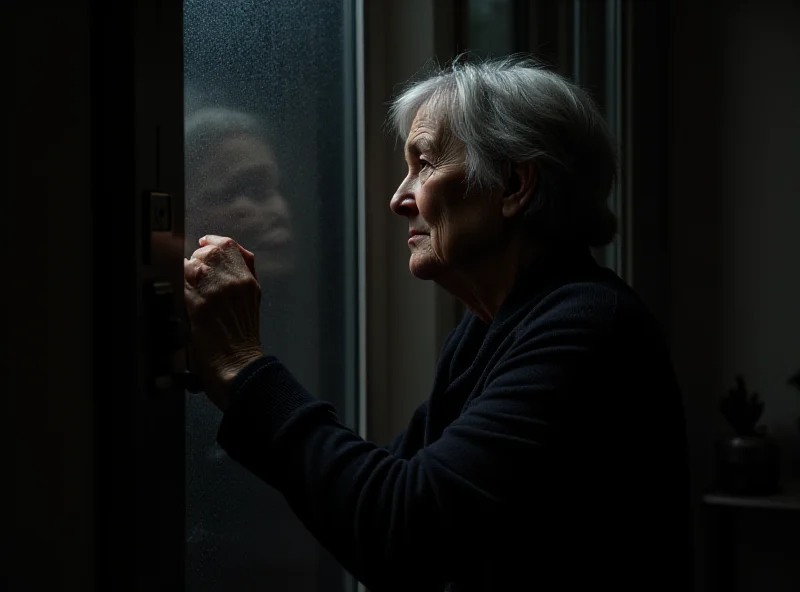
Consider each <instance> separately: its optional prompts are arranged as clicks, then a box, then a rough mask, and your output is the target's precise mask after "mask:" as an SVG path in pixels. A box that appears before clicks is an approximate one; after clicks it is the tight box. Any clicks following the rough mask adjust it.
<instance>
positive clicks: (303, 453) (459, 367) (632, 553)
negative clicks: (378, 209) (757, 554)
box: [185, 60, 689, 592]
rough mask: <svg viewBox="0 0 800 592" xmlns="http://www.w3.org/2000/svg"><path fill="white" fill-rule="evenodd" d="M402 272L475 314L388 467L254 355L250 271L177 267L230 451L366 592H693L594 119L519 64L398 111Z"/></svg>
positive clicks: (477, 72) (195, 262) (225, 259)
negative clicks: (614, 248)
mask: <svg viewBox="0 0 800 592" xmlns="http://www.w3.org/2000/svg"><path fill="white" fill-rule="evenodd" d="M391 119H392V121H393V122H394V124H395V127H396V128H397V131H398V132H399V133H400V135H401V136H402V137H403V138H404V139H405V158H406V162H407V164H408V175H407V176H406V178H405V179H404V180H403V181H402V182H401V184H400V186H399V188H398V189H397V192H396V193H395V195H394V196H393V197H392V199H391V203H390V206H391V208H392V210H393V211H394V212H395V213H396V214H397V215H398V216H401V217H402V218H404V219H405V221H406V222H407V223H408V231H409V232H408V246H409V250H410V261H409V266H410V269H411V271H412V273H413V274H414V275H415V276H416V277H418V278H420V279H427V280H433V281H435V282H437V283H439V284H440V285H442V286H443V287H444V288H445V289H447V290H449V291H450V292H451V293H452V294H454V295H455V296H457V297H458V298H459V299H460V300H461V301H462V302H464V304H465V305H466V306H467V308H468V309H469V310H468V312H467V313H466V315H465V316H464V318H463V320H462V321H461V323H460V325H459V326H458V327H457V328H456V329H455V330H454V331H453V332H452V333H451V335H450V336H449V338H448V339H447V341H446V343H445V344H444V347H443V351H442V354H441V359H440V361H439V364H438V368H437V372H436V376H435V380H434V384H433V390H432V393H431V395H430V397H429V399H428V400H427V401H426V402H425V403H424V404H423V405H422V406H421V407H420V408H419V409H418V410H417V411H416V413H415V414H414V416H413V417H412V419H411V422H410V423H409V425H408V428H407V429H406V430H405V431H404V432H403V433H402V434H400V435H399V436H398V437H397V439H396V440H395V442H394V443H393V444H392V445H391V446H388V447H380V446H377V445H375V444H372V443H370V442H367V441H365V440H363V439H362V438H361V437H359V436H358V435H357V434H355V433H353V432H352V431H351V430H349V429H348V428H347V427H345V426H344V425H342V423H341V422H340V421H339V420H338V419H337V416H336V413H335V410H334V409H333V408H332V407H331V405H329V404H327V403H325V402H322V401H320V400H317V399H316V398H314V396H312V394H310V393H309V392H307V391H306V390H305V389H304V388H303V387H302V386H301V385H300V384H298V382H297V381H296V380H295V379H294V378H293V376H292V375H291V374H290V373H289V372H288V371H287V369H286V368H285V367H284V366H283V365H282V364H281V362H280V361H278V360H277V359H276V358H274V357H272V356H270V355H265V353H264V352H263V351H262V349H261V346H260V344H259V340H258V322H259V321H258V314H257V313H258V300H259V286H258V283H257V281H256V279H255V277H254V276H253V274H252V273H251V271H252V269H253V265H254V257H253V255H252V253H250V252H249V251H248V250H246V249H245V248H244V247H242V246H239V245H238V244H237V243H235V242H234V241H233V240H231V239H228V238H224V237H220V236H216V235H215V236H206V237H204V238H203V239H201V240H200V248H199V249H198V250H197V251H195V253H194V254H193V256H192V258H191V259H190V260H189V261H187V262H186V264H185V275H186V301H187V307H188V310H189V314H190V318H191V322H192V328H193V343H192V348H193V354H194V355H195V359H196V360H198V361H199V364H200V366H199V370H200V372H201V374H202V376H203V378H204V380H205V381H206V385H207V394H208V396H209V397H210V398H211V399H212V400H213V401H214V402H215V403H216V404H217V405H218V406H219V407H220V408H221V409H223V410H224V417H223V419H222V423H221V426H220V430H219V434H218V440H219V442H220V444H221V445H222V447H223V448H225V449H226V450H227V451H228V453H229V454H230V456H231V457H233V458H234V459H236V460H237V461H238V462H240V463H241V464H242V465H244V466H245V467H247V468H248V469H249V470H251V471H252V472H253V473H255V474H257V475H258V476H260V477H261V478H262V479H264V480H265V481H266V482H267V483H269V484H271V485H272V486H274V487H275V488H276V489H278V490H279V491H281V492H282V493H283V495H284V496H285V497H286V499H287V500H288V501H289V503H290V504H291V506H292V508H293V509H294V511H295V512H296V513H297V515H298V516H299V517H300V518H301V519H302V520H303V522H304V523H305V524H306V526H307V527H308V529H309V530H310V531H311V532H312V533H313V534H314V535H315V536H316V537H317V539H318V540H319V541H320V542H321V543H322V544H323V545H324V546H325V547H326V548H327V549H328V550H329V551H330V552H331V553H332V554H333V555H334V556H335V557H337V558H338V560H339V561H340V562H341V563H342V565H343V566H344V567H345V568H346V569H347V570H349V571H350V572H351V573H352V574H353V575H355V576H356V577H357V578H358V579H359V580H360V581H362V582H363V583H364V584H366V586H367V587H368V588H369V589H371V590H373V591H375V592H380V591H382V590H398V591H401V590H402V591H411V590H414V591H428V590H430V591H436V592H441V591H442V590H457V591H466V590H493V591H494V590H497V591H510V590H568V591H572V590H580V589H584V588H586V587H591V588H595V587H600V586H604V585H607V586H610V587H611V588H613V589H614V590H617V591H620V590H631V591H633V590H636V591H637V592H638V591H640V590H649V589H659V590H661V589H663V590H686V589H687V587H688V582H689V577H688V569H687V564H688V559H689V544H688V542H689V531H688V504H687V498H688V486H687V470H686V464H687V463H686V458H685V444H684V430H683V416H682V408H681V397H680V394H679V391H678V388H677V385H676V381H675V378H674V375H673V370H672V368H671V363H670V360H669V355H668V352H667V350H666V347H665V345H664V343H663V340H662V338H661V337H660V335H659V331H658V330H657V328H656V323H655V322H654V320H653V318H652V317H651V315H650V314H649V313H648V312H647V310H646V309H645V306H644V305H643V304H642V302H641V301H640V300H639V299H638V298H637V296H636V295H635V294H634V293H633V291H632V290H631V289H630V288H629V287H628V286H626V285H625V284H624V283H623V282H622V281H621V280H620V279H619V278H618V277H616V276H615V275H614V274H613V273H612V272H610V271H608V270H606V269H603V268H601V267H599V266H598V265H597V264H596V263H595V262H594V260H593V258H592V256H591V254H590V247H592V246H601V245H604V244H607V243H608V242H610V241H611V240H612V238H613V236H614V232H615V220H614V216H613V215H612V213H611V212H610V211H609V209H608V207H607V205H606V200H607V197H608V194H609V191H610V188H611V186H612V183H613V181H614V179H615V172H616V161H615V156H614V150H613V148H612V144H611V141H610V138H609V133H608V131H607V129H606V126H605V124H604V122H603V120H602V117H601V116H600V114H599V113H598V111H597V108H596V107H595V105H594V104H593V103H592V101H591V100H590V99H589V97H588V96H587V95H586V94H585V93H584V92H583V91H581V90H580V89H579V88H577V87H576V86H574V85H572V84H571V83H569V82H568V81H566V80H565V79H563V78H561V77H559V76H558V75H556V74H554V73H552V72H549V71H547V70H544V69H542V68H540V67H539V66H537V65H536V64H535V63H532V62H530V61H524V60H501V61H488V62H483V63H479V64H470V63H456V64H454V65H453V66H452V67H450V68H449V69H447V70H445V71H440V72H437V73H434V74H433V75H431V76H429V77H428V78H427V79H425V80H422V81H418V82H416V83H414V84H412V85H410V86H409V87H408V88H407V89H406V90H405V91H404V92H402V94H400V96H399V97H397V98H396V99H395V101H394V103H393V105H392V108H391Z"/></svg>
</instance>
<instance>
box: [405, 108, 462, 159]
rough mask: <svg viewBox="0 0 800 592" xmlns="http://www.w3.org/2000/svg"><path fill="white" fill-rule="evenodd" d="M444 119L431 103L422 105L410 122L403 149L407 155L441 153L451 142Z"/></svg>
mask: <svg viewBox="0 0 800 592" xmlns="http://www.w3.org/2000/svg"><path fill="white" fill-rule="evenodd" d="M451 136H452V135H451V134H450V132H449V126H448V125H447V121H446V118H445V117H444V116H443V114H442V113H441V110H440V109H437V106H436V105H435V104H431V102H428V103H425V104H423V105H422V106H421V107H420V108H419V109H418V110H417V114H416V116H415V117H414V121H412V122H411V127H410V129H409V130H408V138H407V139H406V145H405V149H406V152H409V153H416V154H420V153H423V152H424V153H427V152H434V153H435V152H442V151H443V150H444V149H445V146H446V145H448V144H449V143H450V142H451V140H452V137H451Z"/></svg>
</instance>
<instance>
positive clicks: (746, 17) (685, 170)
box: [669, 0, 800, 591]
mask: <svg viewBox="0 0 800 592" xmlns="http://www.w3.org/2000/svg"><path fill="white" fill-rule="evenodd" d="M673 6H674V8H673V31H672V50H671V58H672V59H671V62H672V66H671V73H670V74H671V78H672V80H673V91H672V96H671V120H672V124H671V133H672V138H671V150H670V153H671V164H670V169H671V175H670V176H671V179H670V181H671V182H670V186H671V189H670V192H671V195H670V200H669V201H670V210H671V211H670V221H669V223H670V227H671V241H670V242H671V257H672V264H671V276H672V290H671V303H672V304H671V317H672V324H671V327H670V329H671V334H672V348H673V355H674V359H675V365H676V370H677V372H678V375H679V379H680V382H681V385H682V388H683V392H684V396H685V399H686V408H687V422H688V427H689V434H690V445H691V449H692V455H691V459H692V465H693V466H692V470H693V474H694V477H695V482H694V494H695V499H696V500H699V499H700V496H701V494H702V492H703V491H705V490H706V489H707V488H708V487H710V486H711V485H712V480H713V444H714V438H715V436H716V435H717V434H718V433H720V430H722V429H724V428H725V426H724V425H723V423H722V422H721V416H720V414H719V413H718V411H717V404H718V401H719V398H720V397H721V396H723V395H724V394H725V393H726V392H727V390H728V389H729V388H731V387H732V386H733V384H734V377H735V375H736V374H739V373H741V374H742V375H743V376H744V377H745V379H746V380H747V382H748V386H749V387H750V388H751V389H753V390H756V391H757V392H759V394H761V396H762V398H763V400H764V401H765V404H766V411H765V414H764V418H763V420H764V424H765V425H766V426H767V427H768V430H769V431H770V432H771V433H772V434H774V435H775V436H776V437H778V438H779V439H780V440H781V441H782V444H783V451H784V461H785V462H784V477H785V479H786V480H791V479H792V478H793V477H796V476H797V475H793V470H794V469H793V465H796V459H797V457H798V453H800V443H798V440H799V438H798V431H797V428H796V418H797V417H800V395H799V394H798V393H797V392H796V391H795V392H793V391H792V390H791V388H790V387H789V386H788V385H787V379H788V378H789V376H790V375H791V374H792V373H793V372H795V371H797V370H798V368H800V307H798V303H800V274H798V272H797V269H798V263H797V258H798V255H800V233H798V232H797V228H798V222H799V221H800V179H798V177H797V175H796V173H795V170H796V167H797V164H796V163H797V162H798V158H800V111H798V108H797V106H798V105H800V75H798V67H797V64H798V63H800V37H799V36H798V35H797V31H798V30H800V5H798V4H797V3H795V2H791V1H789V0H783V1H781V0H775V1H767V2H761V3H755V2H748V1H744V0H741V1H734V2H730V1H722V0H716V1H714V2H707V3H698V2H692V1H685V0H681V1H678V2H675V4H674V5H673ZM695 511H696V512H697V516H698V519H699V520H698V537H699V538H698V542H699V543H700V544H699V546H698V559H699V561H700V563H699V566H700V568H701V569H700V572H701V574H700V576H699V577H700V582H703V581H704V580H703V579H702V577H703V576H702V571H703V566H704V565H706V563H705V561H704V544H705V541H706V539H705V538H704V537H703V535H704V534H710V533H705V532H704V529H703V527H704V525H705V524H706V522H705V517H706V512H705V510H704V509H703V507H702V506H701V505H700V504H699V503H697V504H696V507H695ZM751 518H752V517H751V516H745V515H742V520H743V521H748V520H751ZM795 520H797V518H795ZM786 521H789V522H790V521H791V517H789V516H786V520H785V521H784V522H783V523H784V524H786ZM774 524H775V530H772V531H770V532H771V534H770V535H769V538H770V540H769V541H767V540H764V536H765V535H764V533H762V534H761V535H760V539H761V543H759V537H754V536H753V535H752V534H751V535H750V537H749V538H748V535H747V534H746V533H747V532H748V531H747V530H746V529H743V530H741V531H740V535H739V536H740V543H741V549H740V552H741V554H740V556H739V558H740V562H741V564H740V566H739V568H740V569H741V570H742V571H741V574H740V578H741V583H742V584H743V585H745V587H746V588H747V589H753V590H755V589H758V590H764V591H767V590H783V589H789V588H786V587H782V586H784V584H785V585H786V586H789V587H791V586H797V585H798V580H796V579H795V580H791V582H792V583H789V579H787V578H791V577H796V576H792V575H791V573H793V572H792V570H791V568H790V567H789V564H788V563H786V562H784V565H783V568H781V567H779V566H776V565H775V564H774V561H775V554H774V553H772V554H771V555H770V557H771V558H772V559H771V561H773V567H772V568H771V570H770V573H771V574H772V576H771V578H770V579H771V582H770V583H768V584H767V583H766V582H764V581H763V580H758V579H757V578H753V577H752V574H753V573H755V572H758V571H759V570H761V568H762V567H763V566H764V565H765V564H764V561H765V560H764V556H765V555H764V553H762V552H760V551H758V548H762V549H764V548H768V547H770V546H772V547H774V546H775V540H778V539H781V538H783V539H785V540H786V541H788V540H789V539H788V538H787V536H788V535H787V534H786V533H785V532H784V533H782V532H780V524H781V521H777V522H774ZM797 527H798V522H794V526H791V527H790V526H786V528H793V529H794V532H796V529H797ZM749 532H751V533H752V532H753V531H752V530H751V531H749ZM787 545H788V546H786V547H784V549H785V550H786V551H787V553H788V552H790V550H791V549H793V548H794V549H795V551H794V553H798V550H797V547H796V544H795V546H794V547H793V546H792V544H790V543H788V542H787ZM797 556H798V555H797V554H796V555H794V557H795V559H796V557H797ZM788 560H789V559H788V557H787V561H788ZM761 571H763V570H761ZM794 573H796V570H795V572H794ZM748 574H749V575H748ZM756 581H758V582H759V585H756V584H755V582H756ZM748 582H749V583H750V587H747V583H748ZM794 589H796V588H794Z"/></svg>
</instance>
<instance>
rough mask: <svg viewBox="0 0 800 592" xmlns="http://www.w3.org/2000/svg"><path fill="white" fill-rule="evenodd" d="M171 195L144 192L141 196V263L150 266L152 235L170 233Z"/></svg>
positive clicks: (159, 192) (160, 192) (158, 192)
mask: <svg viewBox="0 0 800 592" xmlns="http://www.w3.org/2000/svg"><path fill="white" fill-rule="evenodd" d="M172 226H173V225H172V195H170V194H169V193H165V192H163V191H149V190H148V191H145V192H144V194H143V195H142V234H143V236H142V238H143V240H142V262H143V263H144V264H146V265H147V264H150V262H151V261H150V258H151V255H152V252H153V244H152V243H153V233H155V232H167V233H171V232H172Z"/></svg>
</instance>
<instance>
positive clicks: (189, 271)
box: [183, 254, 211, 287]
mask: <svg viewBox="0 0 800 592" xmlns="http://www.w3.org/2000/svg"><path fill="white" fill-rule="evenodd" d="M209 271H211V268H210V267H209V266H208V265H206V264H205V263H204V262H203V259H202V258H200V257H195V256H194V254H193V255H192V258H191V259H184V260H183V279H184V281H185V282H186V283H187V284H188V285H189V286H190V287H194V286H196V285H197V284H198V282H200V280H202V279H203V278H204V277H206V276H207V275H208V272H209Z"/></svg>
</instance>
